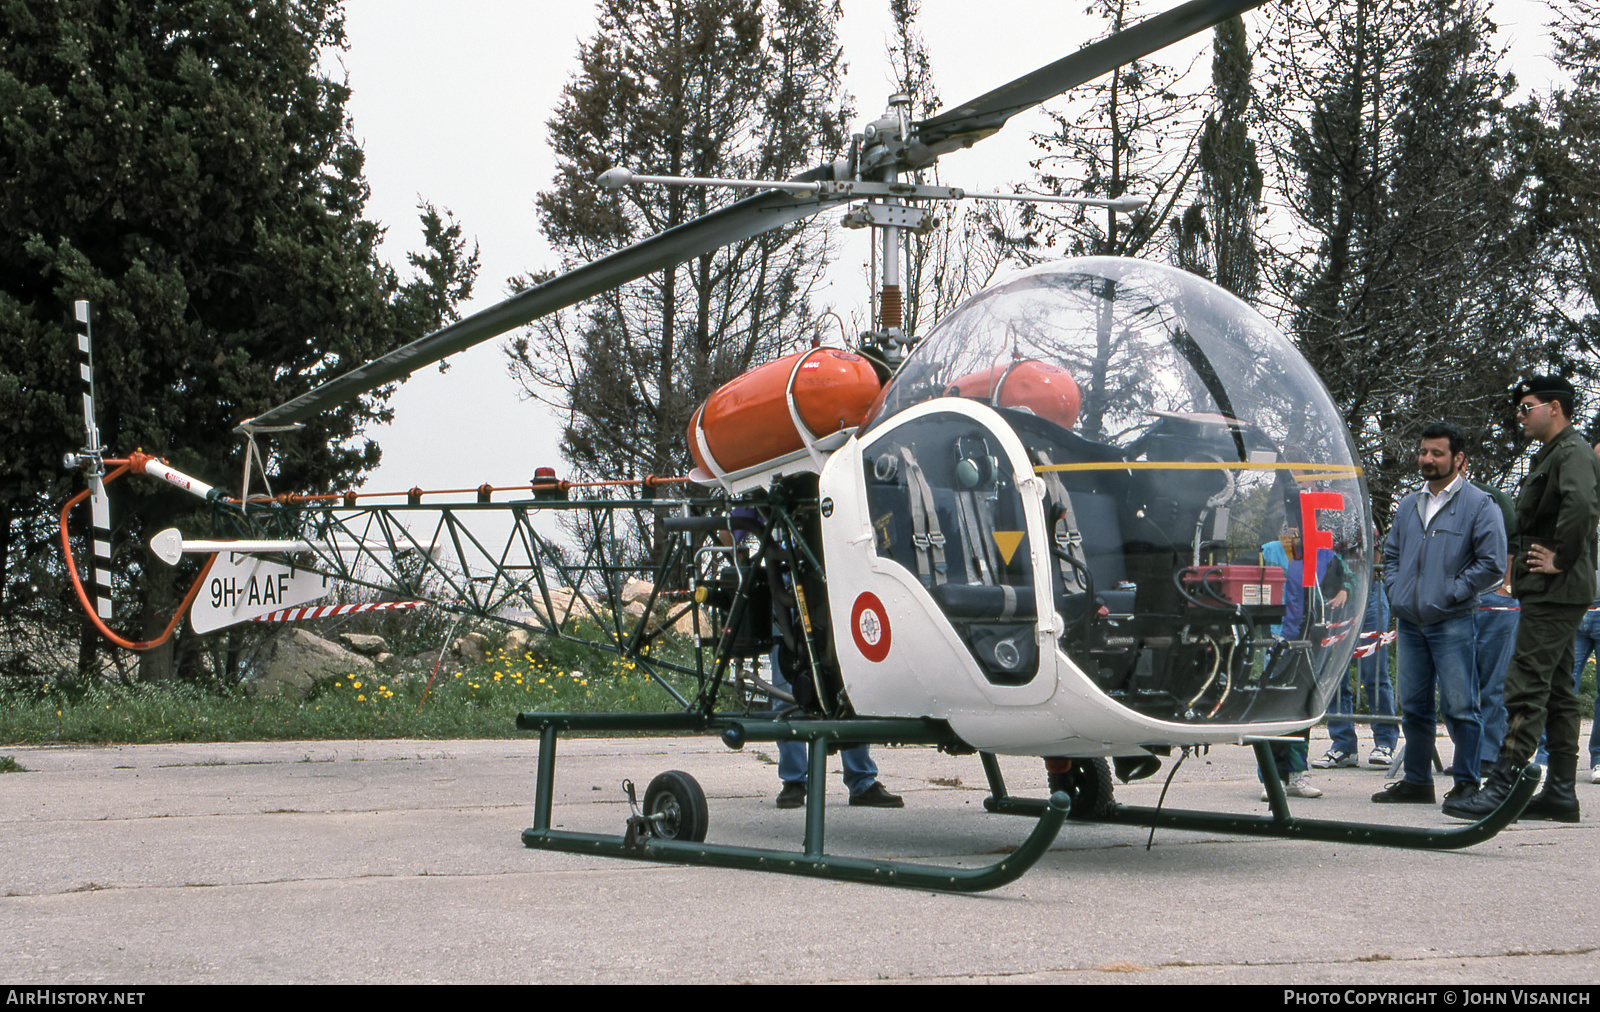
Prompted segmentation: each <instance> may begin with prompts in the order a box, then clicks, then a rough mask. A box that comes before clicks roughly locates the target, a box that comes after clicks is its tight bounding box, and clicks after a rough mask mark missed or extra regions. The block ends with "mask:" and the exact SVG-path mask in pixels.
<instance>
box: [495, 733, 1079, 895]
mask: <svg viewBox="0 0 1600 1012" xmlns="http://www.w3.org/2000/svg"><path fill="white" fill-rule="evenodd" d="M517 727H518V728H520V729H522V730H524V731H538V732H539V771H538V780H537V785H536V787H535V797H534V811H533V826H532V827H531V828H529V829H526V830H523V833H522V843H523V846H525V847H531V848H536V849H539V850H559V851H565V852H567V853H571V854H600V855H602V856H605V857H623V858H631V859H633V860H639V861H661V862H666V863H669V864H698V865H710V866H713V867H718V868H738V869H742V870H745V871H775V872H783V873H785V874H789V875H810V876H814V877H816V878H828V879H838V880H841V881H846V882H869V883H876V884H878V885H892V886H902V887H905V888H910V889H940V890H945V891H949V892H982V891H983V890H986V889H996V888H999V887H1000V886H1003V885H1006V884H1007V883H1010V882H1013V881H1015V880H1016V879H1018V878H1019V877H1021V876H1022V874H1023V873H1024V872H1026V871H1027V870H1028V869H1029V868H1031V867H1033V865H1034V863H1035V862H1037V861H1038V860H1039V858H1040V857H1042V856H1043V855H1044V852H1045V851H1046V850H1048V849H1050V844H1051V843H1053V842H1054V841H1055V838H1056V834H1057V833H1059V832H1060V830H1061V823H1062V822H1063V820H1065V819H1066V817H1067V810H1068V808H1069V807H1070V802H1069V800H1068V798H1067V795H1065V794H1056V795H1055V796H1054V797H1052V798H1051V799H1050V800H1049V801H1043V802H1039V804H1038V806H1037V810H1036V811H1035V812H1033V813H1031V814H1033V815H1034V816H1035V817H1037V819H1038V820H1039V821H1038V822H1037V823H1036V824H1035V825H1034V827H1033V831H1032V832H1031V833H1029V834H1028V837H1027V839H1026V840H1024V841H1023V842H1022V844H1021V846H1019V847H1018V848H1017V849H1016V850H1014V851H1013V852H1011V854H1009V855H1008V856H1007V857H1005V858H1004V859H1003V860H1001V861H998V862H996V863H994V864H991V865H988V866H985V867H982V868H950V867H944V866H940V865H926V864H909V863H906V862H901V861H878V860H872V859H868V858H854V857H838V856H835V855H830V854H828V853H827V852H826V850H825V849H824V846H823V829H824V821H825V812H826V809H825V807H824V796H825V792H823V791H821V790H814V791H811V792H809V793H808V795H807V797H806V828H805V844H804V849H803V850H802V851H800V852H795V851H783V850H766V849H762V848H758V847H736V846H726V845H719V844H710V843H704V842H700V841H695V840H672V839H661V838H658V837H656V836H654V835H652V834H651V832H650V831H649V827H648V826H647V825H645V823H647V822H648V821H649V820H648V818H647V817H640V816H635V817H634V818H633V819H630V820H629V826H628V829H627V830H626V831H625V832H624V833H623V835H621V836H603V835H599V834H594V833H576V832H570V831H567V830H559V829H552V828H550V808H551V801H552V798H553V795H554V789H555V756H556V738H557V735H558V734H559V732H561V731H604V732H619V731H649V732H678V733H692V734H719V735H720V736H721V738H722V740H723V742H724V743H725V744H727V745H728V746H729V747H730V748H742V747H743V746H744V744H745V742H749V741H803V742H806V743H808V744H809V745H810V749H809V753H810V759H809V765H808V771H807V772H808V777H809V782H810V783H813V784H818V785H820V784H823V783H826V782H827V762H828V746H829V745H831V744H836V743H839V742H844V743H848V744H852V745H853V744H860V743H863V742H864V743H866V744H870V745H954V746H959V745H960V741H959V740H958V739H957V738H956V736H955V735H954V734H953V733H952V732H951V731H950V728H949V725H947V724H945V723H944V722H942V721H935V720H874V719H860V720H815V721H813V720H806V721H796V722H792V723H791V722H789V721H781V720H761V719H747V718H743V717H721V716H718V717H705V716H703V715H701V714H697V713H642V714H619V713H596V714H579V713H523V714H519V715H518V717H517Z"/></svg>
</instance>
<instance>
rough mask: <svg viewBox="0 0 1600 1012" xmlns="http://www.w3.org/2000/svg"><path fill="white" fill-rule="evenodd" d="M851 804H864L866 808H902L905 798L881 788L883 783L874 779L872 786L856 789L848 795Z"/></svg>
mask: <svg viewBox="0 0 1600 1012" xmlns="http://www.w3.org/2000/svg"><path fill="white" fill-rule="evenodd" d="M850 803H851V804H852V805H865V806H866V807H867V808H904V807H906V799H905V798H902V797H901V796H900V795H898V794H890V793H889V792H888V791H886V790H884V789H883V785H882V784H880V783H878V782H877V781H876V780H874V781H873V782H872V786H871V787H868V788H867V789H866V790H864V791H857V792H856V793H854V794H852V795H850Z"/></svg>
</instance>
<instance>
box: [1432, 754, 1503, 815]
mask: <svg viewBox="0 0 1600 1012" xmlns="http://www.w3.org/2000/svg"><path fill="white" fill-rule="evenodd" d="M1521 773H1522V767H1521V766H1519V765H1517V764H1516V763H1515V762H1512V761H1511V760H1510V759H1501V760H1500V761H1499V762H1497V763H1495V764H1494V769H1492V770H1490V771H1489V776H1488V777H1487V778H1485V779H1484V781H1483V786H1482V787H1481V788H1479V789H1478V792H1477V793H1476V794H1474V795H1472V796H1471V797H1469V798H1462V799H1460V800H1459V801H1446V802H1445V803H1444V809H1443V810H1444V814H1446V815H1448V816H1450V818H1452V819H1466V820H1467V821H1469V822H1477V821H1478V820H1479V819H1481V818H1483V817H1484V816H1486V815H1488V814H1489V813H1491V812H1493V811H1494V810H1495V809H1497V808H1499V807H1500V803H1501V802H1503V801H1505V799H1506V798H1507V797H1508V796H1510V794H1511V788H1513V787H1515V786H1516V783H1517V777H1518V776H1519V775H1520V774H1521Z"/></svg>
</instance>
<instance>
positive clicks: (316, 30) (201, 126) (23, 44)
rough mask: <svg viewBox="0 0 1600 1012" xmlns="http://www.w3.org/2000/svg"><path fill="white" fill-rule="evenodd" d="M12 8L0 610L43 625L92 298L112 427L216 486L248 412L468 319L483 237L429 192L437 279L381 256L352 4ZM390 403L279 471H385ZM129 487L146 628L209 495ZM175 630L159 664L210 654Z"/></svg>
mask: <svg viewBox="0 0 1600 1012" xmlns="http://www.w3.org/2000/svg"><path fill="white" fill-rule="evenodd" d="M0 22H3V24H4V29H5V37H6V40H7V41H6V45H5V47H4V48H3V49H0V132H3V136H4V140H3V143H0V221H4V222H5V223H6V228H5V230H4V232H3V233H0V349H3V350H0V419H3V422H4V430H3V432H4V436H5V438H4V439H3V440H0V455H3V457H0V513H3V514H4V520H5V528H4V529H5V531H6V535H5V538H6V540H5V541H4V542H0V554H3V555H4V558H3V559H0V562H3V563H4V570H5V573H6V580H5V587H4V591H3V592H4V595H5V596H4V599H3V601H0V609H3V610H4V613H5V614H6V615H8V616H11V617H12V618H20V617H30V618H43V617H48V616H50V615H52V614H54V615H59V612H57V611H54V610H53V609H52V608H51V607H49V605H50V604H53V603H54V601H55V599H56V598H57V597H58V596H64V597H65V598H66V599H67V600H69V601H70V600H71V595H70V592H66V591H64V590H62V588H61V585H60V570H59V569H58V568H56V567H54V566H53V565H48V564H45V563H43V562H41V561H40V559H41V558H42V555H43V553H44V552H47V551H50V550H52V549H50V548H48V547H46V545H44V544H42V543H41V541H40V537H41V535H43V534H45V533H47V531H46V530H42V529H41V528H46V529H47V528H48V526H49V513H50V510H51V509H52V507H51V504H52V503H59V502H60V500H61V499H62V498H63V497H64V495H65V494H66V492H67V488H68V485H69V483H70V482H71V481H72V479H71V478H70V477H65V476H63V475H62V473H61V470H60V460H61V455H62V453H63V451H66V450H69V449H72V448H74V447H77V446H81V445H82V444H83V433H82V421H81V418H80V416H79V415H78V412H77V408H76V406H75V403H74V402H73V399H72V398H71V397H69V392H70V391H73V390H74V389H75V382H76V375H75V374H76V361H77V359H76V350H75V345H74V340H73V338H72V336H71V332H70V331H69V330H68V329H67V327H66V326H65V325H64V322H65V314H66V312H67V310H68V308H69V307H70V305H71V303H72V302H73V301H74V300H76V299H87V300H89V301H90V302H91V303H92V305H93V310H94V313H95V356H96V365H97V371H98V389H97V393H98V395H99V425H100V428H101V431H102V441H103V443H104V444H105V445H106V446H108V447H111V448H114V449H115V450H117V451H119V452H122V453H126V452H128V451H131V450H133V449H135V448H143V449H144V450H145V451H146V452H149V453H152V454H156V455H158V456H161V457H164V458H167V459H169V460H170V462H171V464H172V465H173V466H174V467H177V468H179V469H180V470H184V471H187V472H189V473H192V474H195V475H197V476H199V477H201V478H203V479H206V480H210V481H214V482H217V483H222V482H223V481H224V480H225V479H227V478H229V477H231V476H232V475H233V474H236V473H238V471H239V468H240V466H241V462H242V453H241V449H242V448H241V447H240V446H239V445H238V439H237V437H235V436H234V435H233V433H232V431H231V430H232V428H233V426H234V425H235V424H236V423H237V422H239V421H240V420H241V419H244V418H247V417H250V416H252V415H255V414H258V413H260V412H261V411H263V410H265V409H266V408H268V407H271V406H272V405H274V404H276V403H279V402H281V401H284V400H287V399H289V398H290V397H292V396H294V395H296V394H299V393H301V392H303V391H305V390H307V389H309V388H310V387H311V386H313V385H315V384H316V383H318V382H320V381H322V380H324V379H327V378H330V377H332V376H333V375H337V374H338V373H340V372H343V371H344V370H346V369H348V368H351V367H353V366H354V365H356V364H358V363H360V362H362V361H365V360H366V359H368V358H371V357H373V356H375V355H378V354H380V353H383V352H385V351H388V350H390V349H392V348H394V347H397V346H398V345H399V344H402V343H404V342H406V341H409V340H412V339H414V338H416V337H418V336H420V335H421V334H423V333H425V332H427V331H428V330H431V329H433V328H434V327H436V326H438V325H439V324H440V323H442V322H443V321H445V320H446V319H448V318H450V317H451V316H452V315H453V307H454V306H455V304H456V303H457V301H459V300H460V299H462V298H464V297H465V296H466V295H467V294H468V292H469V291H470V289H471V285H472V281H473V276H474V274H475V271H476V253H473V254H470V255H469V254H467V252H466V250H465V248H464V242H463V240H462V238H461V233H460V227H459V226H458V225H456V224H455V223H454V222H452V221H449V220H448V219H447V218H445V217H441V216H440V215H439V214H438V213H437V212H435V211H434V210H433V209H432V208H431V207H426V206H425V207H424V208H423V211H424V213H423V224H424V230H425V242H426V244H427V248H428V252H426V253H424V254H420V255H417V254H414V255H413V256H412V257H411V261H412V264H413V266H414V267H416V268H417V269H418V272H419V276H418V277H417V278H415V279H414V280H412V281H410V282H407V283H404V284H402V283H401V282H400V280H399V279H398V278H397V276H396V274H395V272H394V271H393V270H392V269H390V268H389V267H388V266H387V265H385V264H383V263H382V262H381V261H379V259H378V257H377V244H378V241H379V239H380V238H381V236H382V229H381V228H380V227H379V226H378V225H376V224H374V223H372V222H369V221H365V220H363V219H362V218H361V213H362V208H363V205H364V203H365V201H366V198H367V187H366V184H365V182H364V181H363V179H362V154H361V149H360V147H359V146H358V145H357V144H356V143H355V141H354V140H353V139H352V137H351V133H350V124H349V122H348V120H347V119H346V117H345V114H344V104H345V100H346V98H347V97H348V94H349V92H348V89H347V88H346V87H345V86H344V85H343V84H342V83H340V82H338V81H334V80H331V79H329V78H328V77H327V76H325V74H324V73H323V72H322V71H320V70H319V69H318V59H319V57H320V56H321V54H322V53H324V52H326V51H328V50H330V49H337V48H340V47H342V46H343V45H344V35H343V23H342V20H341V17H340V11H339V4H338V3H337V2H336V0H269V2H265V3H245V2H243V0H192V2H176V0H13V2H10V3H7V4H6V5H5V6H4V8H3V9H0ZM385 396H386V395H385V394H384V393H380V394H378V395H376V396H373V397H369V398H365V399H362V400H360V401H357V402H354V403H352V404H350V405H347V406H346V407H344V408H343V409H341V410H338V411H334V412H329V413H327V414H325V415H324V416H322V417H319V418H317V419H314V420H313V421H312V422H310V423H309V424H308V426H307V429H306V430H305V431H304V432H303V433H301V434H298V435H297V436H295V437H293V438H288V439H284V440H282V441H280V442H279V443H278V444H277V446H276V448H275V449H274V450H273V451H272V452H271V454H270V455H269V457H268V463H269V466H270V470H271V471H272V472H273V481H274V482H275V484H276V485H277V486H278V487H280V488H289V489H294V490H305V491H325V490H328V489H330V488H333V487H336V486H341V485H345V484H347V483H349V482H352V481H353V480H354V479H356V478H357V477H358V476H359V475H360V474H362V473H363V472H364V471H366V470H368V469H369V468H371V467H372V466H373V465H374V464H376V463H377V460H378V456H379V450H378V447H377V446H376V445H375V444H373V443H372V442H370V441H368V440H365V439H363V438H362V432H363V430H364V428H365V426H366V425H368V424H370V423H371V422H374V421H381V420H385V419H386V418H387V417H388V416H387V411H386V409H385V408H384V407H383V402H384V399H385ZM112 489H113V492H114V496H113V516H114V519H115V520H117V521H118V525H117V528H116V531H115V541H116V545H117V549H118V557H117V562H118V566H119V568H120V569H121V570H122V571H124V572H126V573H127V574H128V575H129V577H130V582H129V584H128V586H127V588H126V593H125V597H126V600H125V601H124V602H123V603H124V604H125V605H126V607H127V608H128V609H130V610H134V611H137V612H138V613H139V615H140V632H139V633H138V634H136V635H137V636H138V637H140V638H143V637H147V636H149V635H151V634H153V633H155V632H158V631H159V629H160V627H161V626H162V625H164V621H165V617H166V614H167V613H169V612H170V611H171V609H172V607H173V606H174V605H175V604H176V603H177V597H176V587H177V585H178V583H179V582H181V574H178V573H176V572H175V571H174V570H170V569H167V568H166V567H164V566H146V565H145V562H144V560H145V558H146V556H145V553H144V552H143V551H142V550H140V549H141V548H142V545H143V543H144V541H145V540H146V539H147V538H148V536H149V534H151V533H153V532H154V531H156V530H159V529H161V528H163V527H166V526H170V525H172V524H174V523H175V522H176V521H177V520H178V519H179V518H180V517H190V516H191V515H192V514H194V513H195V500H193V499H192V498H189V497H187V496H185V495H184V494H182V493H180V492H177V491H176V490H172V489H167V488H158V487H153V485H152V484H151V483H138V484H136V483H135V482H132V481H127V482H121V483H118V484H116V485H113V486H112ZM41 519H43V523H41V522H40V521H41ZM200 519H201V522H204V518H200ZM191 529H193V528H192V527H191ZM30 581H31V582H32V583H35V584H40V590H39V591H37V592H35V593H33V594H31V595H30V592H29V590H28V587H29V583H30ZM51 581H53V582H54V584H55V587H54V589H52V588H51V587H50V586H48V584H49V583H50V582H51ZM70 606H71V607H73V608H74V609H75V608H76V602H75V601H71V605H70ZM124 614H126V612H124ZM175 642H176V650H174V643H173V642H169V643H168V644H167V646H166V647H164V648H162V650H160V651H156V652H153V653H151V654H146V655H144V657H143V659H142V664H141V673H142V676H143V677H160V676H163V675H165V674H166V673H167V672H169V671H171V670H173V669H174V667H176V669H177V670H178V671H179V672H181V673H184V674H190V673H193V672H194V671H195V670H196V666H197V657H198V652H199V641H198V639H197V638H196V637H193V636H184V635H182V633H180V634H179V637H178V638H177V639H176V641H175Z"/></svg>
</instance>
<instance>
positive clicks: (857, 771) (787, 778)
mask: <svg viewBox="0 0 1600 1012" xmlns="http://www.w3.org/2000/svg"><path fill="white" fill-rule="evenodd" d="M839 759H840V761H841V762H843V763H844V786H845V787H846V789H848V790H849V791H850V793H851V794H860V793H861V792H862V791H864V790H866V789H867V788H869V787H871V786H872V785H873V783H874V782H875V781H876V780H877V779H878V764H877V763H875V762H873V761H872V756H871V755H870V754H869V751H868V749H867V746H865V745H852V746H850V747H849V748H842V749H840V750H839ZM778 779H779V780H782V781H783V782H784V783H786V784H803V783H805V782H806V746H805V742H800V741H780V742H778Z"/></svg>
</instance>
